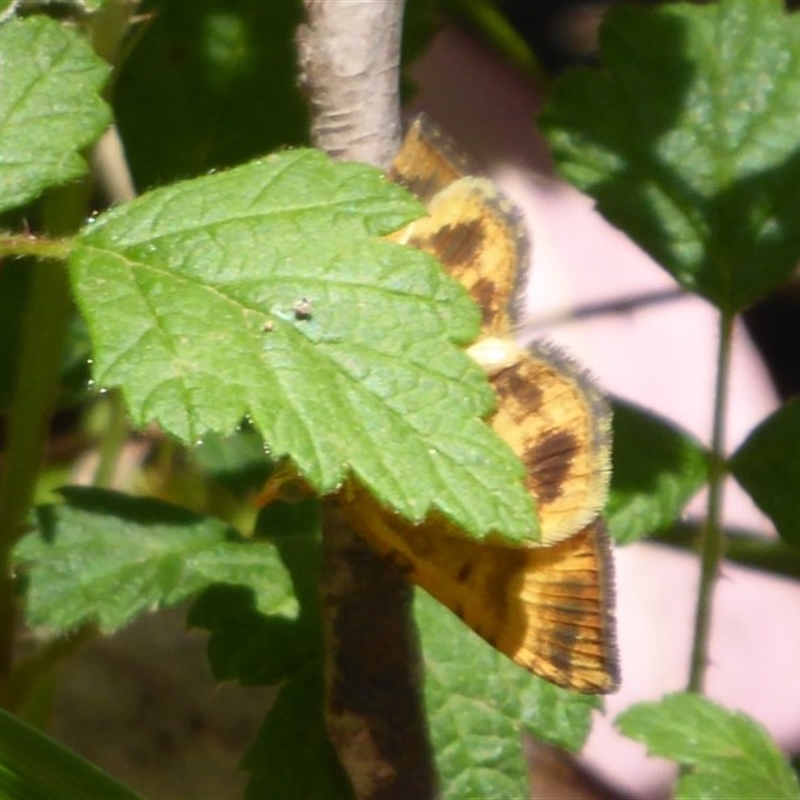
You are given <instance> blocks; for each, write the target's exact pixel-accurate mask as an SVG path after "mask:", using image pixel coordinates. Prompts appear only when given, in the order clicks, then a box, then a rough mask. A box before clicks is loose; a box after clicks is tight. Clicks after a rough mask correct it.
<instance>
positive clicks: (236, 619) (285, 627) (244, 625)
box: [186, 584, 321, 686]
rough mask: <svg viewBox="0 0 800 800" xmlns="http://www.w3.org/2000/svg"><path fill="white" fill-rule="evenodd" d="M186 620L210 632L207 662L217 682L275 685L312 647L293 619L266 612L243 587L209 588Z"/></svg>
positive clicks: (296, 666) (290, 673)
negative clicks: (266, 613)
mask: <svg viewBox="0 0 800 800" xmlns="http://www.w3.org/2000/svg"><path fill="white" fill-rule="evenodd" d="M186 624H187V625H188V626H189V627H191V628H202V629H203V630H206V631H208V632H209V634H210V636H209V638H208V650H207V655H208V663H209V666H210V667H211V673H212V675H213V676H214V680H215V681H217V682H218V683H221V682H223V681H230V680H236V681H238V682H239V683H241V684H242V685H243V686H270V685H273V684H276V683H279V682H280V681H282V680H284V679H286V678H289V677H291V676H293V675H295V674H296V673H297V672H298V671H299V668H300V666H301V665H302V664H303V663H304V662H305V661H307V658H308V652H309V649H313V645H312V647H311V648H309V646H308V642H307V641H306V637H304V635H303V631H302V630H301V629H300V628H299V626H298V624H297V621H296V620H293V619H289V618H287V617H286V616H278V615H270V616H265V615H264V614H262V613H261V612H260V611H259V610H258V609H257V608H256V607H255V603H254V601H253V592H252V590H251V589H249V588H246V587H244V586H227V585H225V586H223V585H218V584H217V585H214V586H209V588H208V589H206V590H205V591H204V592H203V593H202V594H201V595H200V597H198V598H197V600H195V602H194V603H193V604H192V608H191V610H190V611H189V616H188V617H187V620H186ZM320 635H321V634H320ZM319 647H320V642H319V640H318V641H317V642H316V648H317V649H319Z"/></svg>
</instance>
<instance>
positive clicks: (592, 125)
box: [539, 0, 800, 313]
mask: <svg viewBox="0 0 800 800" xmlns="http://www.w3.org/2000/svg"><path fill="white" fill-rule="evenodd" d="M798 48H800V18H798V17H797V15H796V14H789V13H786V12H785V11H784V8H783V3H781V2H780V1H779V0H760V2H757V3H743V2H730V1H729V0H726V1H725V2H719V3H713V4H708V5H695V4H688V3H686V4H677V3H676V4H664V5H662V6H661V7H660V8H658V9H657V10H650V9H647V10H645V9H642V8H635V7H632V6H631V7H619V8H617V9H615V10H614V12H613V13H611V14H609V15H608V17H607V18H606V20H605V23H604V25H603V28H602V30H601V42H600V50H601V61H602V63H603V65H604V68H605V69H604V70H603V71H590V70H587V69H582V70H577V71H575V72H573V73H572V74H570V75H567V76H565V77H564V79H563V80H562V81H561V82H560V84H559V85H558V87H557V90H556V91H555V93H554V95H553V98H552V102H551V103H550V105H549V107H548V109H547V110H546V112H545V113H544V114H543V115H542V116H541V117H540V120H539V121H540V124H541V126H542V128H543V130H544V131H545V132H546V134H547V136H548V139H549V141H550V145H551V147H552V150H553V154H554V156H555V159H556V162H557V165H558V168H559V170H560V171H561V172H562V173H563V174H564V176H565V177H566V178H567V179H568V180H569V181H571V182H572V183H574V184H575V185H576V186H578V187H579V188H580V189H582V190H583V191H585V192H587V193H588V194H590V195H591V196H592V197H593V198H594V199H595V200H596V201H597V206H598V209H599V210H600V211H601V213H602V214H603V215H604V216H606V217H607V218H608V219H609V220H610V221H611V222H612V223H614V224H615V225H617V226H618V227H620V228H622V229H623V230H624V231H625V232H626V233H627V234H628V235H629V236H631V238H633V239H634V240H635V241H636V242H637V243H638V244H639V245H640V246H641V247H643V248H644V249H645V250H646V251H647V252H648V253H650V254H651V255H652V256H653V257H654V258H655V259H656V261H658V262H659V263H660V264H661V265H662V266H663V267H664V268H666V269H667V270H669V272H670V273H672V275H673V276H674V277H675V278H676V280H678V281H679V282H680V283H681V284H682V285H683V286H684V287H686V288H687V289H689V290H691V291H694V292H698V293H700V294H702V295H704V296H705V297H707V298H708V299H710V300H711V301H712V302H713V303H715V304H716V305H717V306H718V307H719V308H721V309H723V310H724V311H726V312H728V313H732V312H735V311H738V310H741V309H742V308H743V307H745V306H746V305H748V304H749V303H751V302H752V301H753V300H755V299H757V298H758V297H759V296H761V295H763V294H764V293H765V292H766V291H768V290H769V289H770V288H771V287H773V286H775V285H776V284H777V283H778V282H780V281H781V280H783V279H785V278H787V277H788V276H789V275H790V274H791V272H792V271H793V269H794V267H795V264H796V263H797V260H798V256H800V228H798V226H797V225H796V220H797V218H798V216H799V215H800V147H798V140H797V124H796V120H797V109H798V107H800V69H798V62H797V59H796V58H794V55H793V54H794V53H796V52H797V51H798Z"/></svg>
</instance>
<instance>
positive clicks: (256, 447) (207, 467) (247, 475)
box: [192, 427, 274, 497]
mask: <svg viewBox="0 0 800 800" xmlns="http://www.w3.org/2000/svg"><path fill="white" fill-rule="evenodd" d="M192 455H193V457H194V459H195V461H196V462H197V465H198V466H199V467H200V469H201V470H202V471H203V472H204V473H205V474H207V475H210V476H211V477H213V478H214V479H215V480H216V481H218V482H219V483H220V484H222V485H223V486H224V487H225V488H226V489H228V490H229V491H230V492H232V493H234V495H235V496H237V497H245V496H246V495H247V494H248V493H252V492H254V491H255V492H257V491H258V490H259V489H260V488H261V487H262V486H263V485H264V482H265V481H266V479H267V478H268V477H269V473H270V470H271V469H272V467H273V466H274V465H273V464H272V461H271V460H270V459H269V458H268V457H267V455H266V454H265V453H264V442H263V440H262V439H261V437H260V436H259V435H258V434H257V433H256V432H255V431H254V430H253V429H252V428H249V427H245V428H243V429H242V430H239V431H236V432H235V433H233V434H232V435H231V436H222V435H220V434H218V433H209V434H208V435H207V436H205V438H204V439H203V443H202V444H201V445H200V446H199V447H195V448H194V450H193V451H192Z"/></svg>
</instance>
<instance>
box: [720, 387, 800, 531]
mask: <svg viewBox="0 0 800 800" xmlns="http://www.w3.org/2000/svg"><path fill="white" fill-rule="evenodd" d="M799 448H800V400H797V399H794V400H790V401H788V402H787V403H786V404H785V405H783V406H782V407H781V408H779V409H778V410H777V411H775V412H774V413H773V414H771V415H770V416H769V417H767V419H766V420H764V421H763V422H762V423H761V424H760V425H759V426H758V427H757V428H755V429H754V430H753V431H751V432H750V435H749V436H748V437H747V439H746V440H745V441H744V442H743V443H742V445H741V446H740V447H739V449H738V450H737V451H736V453H735V454H734V455H733V456H732V458H731V459H730V470H731V472H732V473H733V475H734V476H735V477H736V480H737V481H739V483H740V484H741V485H742V486H743V487H744V488H745V490H746V491H747V492H748V494H749V495H750V496H751V497H752V498H753V500H754V501H755V503H756V505H757V506H758V507H759V508H760V509H761V510H762V511H763V512H764V513H765V514H766V515H767V516H768V517H769V518H770V519H771V520H772V521H773V522H774V523H775V527H776V528H777V529H778V533H779V534H780V535H781V537H782V538H783V539H784V540H785V541H787V542H788V543H789V544H791V545H793V546H794V547H800V463H798V460H797V453H798V449H799Z"/></svg>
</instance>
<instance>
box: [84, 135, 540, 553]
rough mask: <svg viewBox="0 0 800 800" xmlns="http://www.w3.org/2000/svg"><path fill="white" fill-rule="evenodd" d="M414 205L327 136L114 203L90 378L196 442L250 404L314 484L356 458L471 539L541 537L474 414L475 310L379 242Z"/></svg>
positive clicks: (93, 316) (485, 390)
mask: <svg viewBox="0 0 800 800" xmlns="http://www.w3.org/2000/svg"><path fill="white" fill-rule="evenodd" d="M418 210H419V205H418V203H417V202H416V201H415V200H413V199H412V198H411V196H410V195H408V194H407V193H406V192H405V191H404V190H402V189H400V188H399V187H397V186H394V185H391V184H389V183H387V182H386V181H385V180H384V179H383V177H382V176H381V175H380V173H379V172H378V171H377V170H374V169H372V168H370V167H366V166H363V165H357V164H333V163H331V162H330V161H328V159H327V158H326V157H324V156H323V155H322V154H321V153H319V152H316V151H313V150H295V151H292V152H284V153H280V154H277V155H274V156H270V157H268V158H266V159H263V160H261V161H257V162H253V163H251V164H249V165H246V166H244V167H240V168H237V169H233V170H230V171H229V172H226V173H221V174H218V175H212V176H208V177H204V178H200V179H196V180H194V181H187V182H185V183H180V184H175V185H173V186H170V187H168V188H165V189H159V190H156V191H154V192H152V193H150V194H149V195H146V196H144V197H142V198H140V199H139V200H137V201H134V202H133V203H130V204H128V205H126V206H121V207H118V208H116V209H113V210H112V211H110V212H108V213H107V214H105V215H103V216H102V217H100V218H98V219H97V220H96V222H94V224H92V225H90V226H88V227H87V229H86V230H85V232H83V233H82V234H81V236H80V238H79V241H78V244H77V245H76V246H75V248H74V249H73V254H72V258H71V268H72V274H73V279H74V290H75V294H76V297H77V299H78V302H79V304H80V306H81V308H82V311H83V313H84V316H85V318H86V320H87V322H88V325H89V329H90V332H91V335H92V340H93V343H94V348H93V349H94V356H95V379H96V381H97V382H98V384H100V385H103V386H110V385H116V384H119V385H121V386H122V391H123V393H124V396H125V398H126V401H127V404H128V407H129V409H130V412H131V414H132V416H133V417H134V420H135V421H136V423H137V424H139V425H144V424H146V423H147V422H149V421H151V420H156V421H157V422H158V423H159V424H160V425H161V426H162V427H163V428H164V429H165V430H167V431H168V432H170V433H172V434H174V435H175V436H177V437H179V438H180V439H183V440H184V441H189V442H194V441H195V440H198V439H200V438H201V437H202V436H204V435H205V433H206V432H208V431H218V432H227V431H230V430H232V429H233V428H234V427H236V425H237V424H238V423H239V421H240V420H241V419H242V417H243V416H245V415H247V416H249V418H250V419H251V420H252V422H253V424H254V426H255V427H256V428H257V429H258V430H259V432H260V433H261V434H262V435H263V437H264V440H265V441H266V442H267V444H268V445H269V446H270V448H271V450H272V455H273V456H274V457H276V458H277V457H280V456H283V455H285V454H288V455H290V456H291V458H292V460H293V461H294V463H295V464H296V465H297V467H298V469H299V471H300V473H301V474H302V475H303V476H304V477H305V478H306V479H307V480H308V481H309V482H310V483H311V485H312V486H313V487H315V488H316V489H317V490H318V491H319V492H322V493H324V492H329V491H331V490H333V489H335V488H337V487H338V486H340V485H341V483H342V481H343V480H344V479H345V477H346V476H347V474H348V471H349V469H352V471H353V472H354V473H355V474H356V475H357V476H358V477H359V478H360V480H361V481H362V482H363V483H364V484H365V485H366V486H367V487H368V488H369V489H370V490H371V491H372V492H373V493H375V494H376V495H377V497H378V498H379V499H380V500H382V501H383V502H384V503H386V504H387V505H389V506H391V507H393V508H395V509H396V510H398V511H399V512H400V513H402V514H404V515H405V516H407V517H409V518H412V519H415V520H418V519H421V518H422V517H423V516H424V515H425V514H426V513H427V512H428V511H429V510H430V509H431V507H432V506H433V505H436V506H437V507H438V508H439V509H440V510H441V511H442V512H443V513H444V514H445V515H446V516H447V517H449V518H450V519H452V520H453V521H455V522H456V524H458V525H459V526H460V527H462V528H464V529H466V530H468V531H471V532H472V533H474V534H486V533H488V532H489V531H490V530H494V531H497V532H498V533H501V534H505V535H506V536H508V537H509V538H512V539H520V538H532V537H535V536H536V524H535V519H534V515H533V513H532V508H531V506H532V501H531V499H530V497H529V495H528V494H527V492H526V491H525V489H524V487H523V485H522V476H523V471H522V465H521V464H520V463H519V462H518V460H517V459H516V458H514V456H513V454H512V453H511V451H510V449H509V448H508V447H507V446H506V445H505V444H504V443H502V442H500V440H499V439H497V437H496V436H495V435H494V434H493V433H492V432H491V431H490V429H489V428H488V427H487V426H486V425H485V424H484V423H483V422H482V421H481V420H480V419H479V417H481V416H483V415H485V414H486V413H487V411H488V410H489V409H490V408H491V404H492V403H493V396H492V394H491V391H490V389H489V386H488V384H487V383H486V379H485V376H484V375H483V374H482V372H481V370H480V369H479V368H478V367H477V365H476V364H474V363H473V362H472V361H471V360H470V359H469V358H468V357H467V356H466V354H465V353H464V352H463V350H461V349H460V348H458V347H456V346H455V343H456V342H457V343H464V342H466V341H469V340H471V339H472V338H474V336H475V335H476V333H477V330H478V322H479V320H478V312H477V309H476V308H475V307H474V306H473V304H472V303H471V301H470V300H469V298H468V296H467V293H466V291H465V290H464V289H463V287H461V286H460V284H458V283H457V282H456V281H454V280H453V279H451V278H449V277H447V276H446V275H444V273H443V272H442V270H441V268H440V267H439V266H438V264H436V262H435V261H434V260H433V259H431V258H430V257H428V256H426V255H425V254H424V253H421V252H420V251H417V250H414V249H413V248H408V247H403V246H400V245H396V244H393V243H390V242H387V241H383V240H380V239H378V238H375V237H377V236H378V235H380V234H385V233H388V232H390V231H392V230H395V229H397V228H398V227H400V226H401V225H402V224H403V223H405V222H407V221H408V220H409V219H411V218H412V217H413V216H414V215H415V214H417V213H418ZM304 301H308V305H309V306H310V308H302V306H304V305H306V303H305V302H304ZM298 304H301V305H298ZM298 308H300V309H301V310H300V311H298V310H297V309H298ZM465 498H469V500H468V501H466V500H465Z"/></svg>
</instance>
